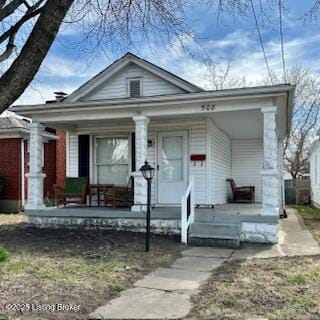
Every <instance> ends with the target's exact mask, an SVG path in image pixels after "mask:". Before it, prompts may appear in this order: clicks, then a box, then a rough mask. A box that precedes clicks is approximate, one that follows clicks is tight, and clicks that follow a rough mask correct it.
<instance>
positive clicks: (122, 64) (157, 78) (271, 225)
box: [12, 53, 294, 242]
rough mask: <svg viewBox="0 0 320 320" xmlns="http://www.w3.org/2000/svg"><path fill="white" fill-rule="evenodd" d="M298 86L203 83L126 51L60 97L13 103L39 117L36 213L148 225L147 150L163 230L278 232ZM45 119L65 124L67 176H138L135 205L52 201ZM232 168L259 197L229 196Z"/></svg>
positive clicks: (193, 234)
mask: <svg viewBox="0 0 320 320" xmlns="http://www.w3.org/2000/svg"><path fill="white" fill-rule="evenodd" d="M293 94H294V87H293V86H291V85H277V86H264V87H252V88H241V89H231V90H220V91H204V90H203V89H201V88H199V87H197V86H195V85H193V84H191V83H189V82H187V81H185V80H183V79H181V78H179V77H178V76H176V75H174V74H172V73H170V72H168V71H166V70H164V69H162V68H159V67H158V66H156V65H154V64H152V63H150V62H148V61H146V60H144V59H140V58H138V57H137V56H135V55H133V54H131V53H128V54H126V55H125V56H123V57H122V58H121V59H119V60H117V61H116V62H114V63H113V64H112V65H110V66H109V67H107V68H106V69H105V70H103V71H102V72H100V73H99V74H98V75H96V76H95V77H93V78H92V79H91V80H89V81H88V82H87V83H85V84H84V85H82V86H81V87H80V88H79V89H77V90H76V91H74V92H73V93H72V94H70V95H69V96H68V97H67V98H65V99H64V100H62V101H60V102H56V103H50V104H42V105H28V106H16V107H14V108H12V110H14V111H15V112H17V113H18V114H20V115H23V116H28V117H32V119H33V122H34V123H33V124H32V129H31V136H32V137H33V139H34V140H33V141H35V146H34V147H32V148H31V162H33V165H31V167H30V173H31V176H32V179H30V180H29V181H30V182H29V183H30V184H32V185H33V186H34V189H33V190H31V191H30V192H29V194H28V206H27V211H26V212H27V214H28V215H29V216H30V221H31V222H34V223H41V224H51V223H55V224H59V223H61V224H75V223H78V224H86V225H87V224H96V225H99V226H101V225H104V226H106V227H111V226H114V227H117V228H125V226H126V227H127V226H128V225H132V226H136V227H137V226H139V228H140V229H141V228H142V227H143V223H144V220H143V218H144V214H143V210H144V209H145V204H146V202H147V194H146V192H147V191H146V182H145V180H144V179H143V177H142V175H141V173H140V172H139V168H140V167H141V166H142V165H143V163H144V161H145V160H148V161H149V162H150V163H151V165H152V166H154V167H155V168H156V175H155V178H154V179H153V181H152V204H153V206H154V207H155V209H154V210H153V213H152V214H153V216H152V217H153V221H152V223H153V227H154V230H156V231H157V232H167V233H170V232H171V233H180V228H181V232H182V234H183V239H184V240H183V241H184V242H186V240H185V234H186V232H187V225H188V224H191V223H192V225H191V227H190V235H189V236H190V238H198V239H199V238H200V239H201V238H210V239H232V240H234V239H236V240H237V241H239V240H242V241H259V242H276V241H277V234H278V216H279V211H280V210H281V206H282V201H283V200H282V196H281V195H282V192H281V188H283V185H282V181H283V177H282V163H283V159H282V150H281V149H282V142H283V140H284V138H285V137H286V135H287V134H288V132H289V130H290V125H291V114H292V98H293ZM43 126H49V127H52V128H57V129H61V130H65V131H66V136H67V138H66V140H67V142H66V150H67V154H66V170H67V173H66V174H67V176H70V177H78V176H86V177H89V181H90V183H91V184H94V183H99V184H117V185H126V184H127V182H128V179H129V177H130V176H133V177H134V205H133V207H132V208H131V212H130V211H126V210H119V209H118V210H112V209H110V208H109V209H105V210H101V208H100V210H97V209H95V208H78V209H76V210H74V209H71V208H70V209H56V210H50V211H48V210H45V209H44V207H43V203H42V194H41V190H42V177H41V176H40V175H39V174H38V173H39V170H40V169H39V167H38V165H37V164H38V163H39V157H40V150H39V145H37V141H38V140H39V139H40V132H41V130H42V128H43ZM230 177H232V178H233V179H234V180H235V182H236V183H237V185H239V186H248V185H249V186H254V187H255V201H256V203H254V204H251V205H249V204H243V203H242V204H241V203H240V204H228V201H229V200H230V187H229V185H228V183H227V182H226V179H227V178H230ZM192 180H194V184H192V183H191V182H192ZM188 187H189V188H188ZM187 189H188V190H189V191H191V194H192V195H194V197H193V199H192V201H191V202H188V203H189V204H191V206H188V205H187V203H186V202H183V201H186V199H189V194H186V196H185V197H184V200H183V201H182V196H183V195H185V193H186V191H187ZM193 204H194V205H195V206H193ZM181 205H182V218H181V213H180V207H181ZM211 206H215V208H214V209H210V207H211ZM190 207H191V209H190ZM194 207H196V209H195V215H194ZM186 210H188V212H191V218H190V219H189V220H188V221H187V220H186V218H185V214H186ZM91 217H94V219H92V218H91ZM181 219H182V220H181ZM220 226H222V228H220ZM139 228H138V227H137V228H136V230H137V229H139ZM140 229H139V230H140Z"/></svg>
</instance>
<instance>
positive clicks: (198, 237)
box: [188, 233, 240, 249]
mask: <svg viewBox="0 0 320 320" xmlns="http://www.w3.org/2000/svg"><path fill="white" fill-rule="evenodd" d="M188 243H189V244H192V245H195V246H204V247H222V248H233V249H235V248H239V247H240V236H219V235H217V236H214V237H213V236H212V235H207V234H196V233H193V234H190V235H189V238H188Z"/></svg>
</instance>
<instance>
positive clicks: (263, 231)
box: [240, 222, 279, 243]
mask: <svg viewBox="0 0 320 320" xmlns="http://www.w3.org/2000/svg"><path fill="white" fill-rule="evenodd" d="M241 229H242V230H241V235H240V241H245V242H259V243H278V232H279V225H278V224H272V223H252V222H242V223H241Z"/></svg>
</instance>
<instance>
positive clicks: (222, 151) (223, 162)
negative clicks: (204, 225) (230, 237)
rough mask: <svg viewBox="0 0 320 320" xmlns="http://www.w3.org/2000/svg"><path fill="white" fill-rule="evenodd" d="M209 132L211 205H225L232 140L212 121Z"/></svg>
mask: <svg viewBox="0 0 320 320" xmlns="http://www.w3.org/2000/svg"><path fill="white" fill-rule="evenodd" d="M208 131H209V132H208V137H209V144H210V148H209V151H210V156H209V159H210V163H209V166H210V167H209V172H210V175H209V176H210V182H209V183H210V187H209V190H210V204H223V203H226V202H227V198H228V186H227V183H226V179H228V178H229V177H230V176H231V139H230V138H229V137H228V136H227V135H226V134H225V133H224V132H222V131H221V130H220V129H218V128H217V127H216V126H215V125H214V123H213V122H212V121H209V123H208Z"/></svg>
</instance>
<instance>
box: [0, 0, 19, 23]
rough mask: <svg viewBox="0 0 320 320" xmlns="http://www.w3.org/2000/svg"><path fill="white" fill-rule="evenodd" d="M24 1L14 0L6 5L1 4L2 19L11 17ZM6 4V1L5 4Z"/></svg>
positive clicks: (0, 14)
mask: <svg viewBox="0 0 320 320" xmlns="http://www.w3.org/2000/svg"><path fill="white" fill-rule="evenodd" d="M22 3H23V0H12V1H10V2H9V3H8V4H7V5H6V6H4V7H3V6H1V9H0V21H2V20H3V19H5V18H7V17H9V16H10V15H11V14H13V13H14V11H15V10H16V9H17V8H18V7H19V6H20V5H21V4H22ZM4 4H5V1H4V3H3V5H4Z"/></svg>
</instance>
